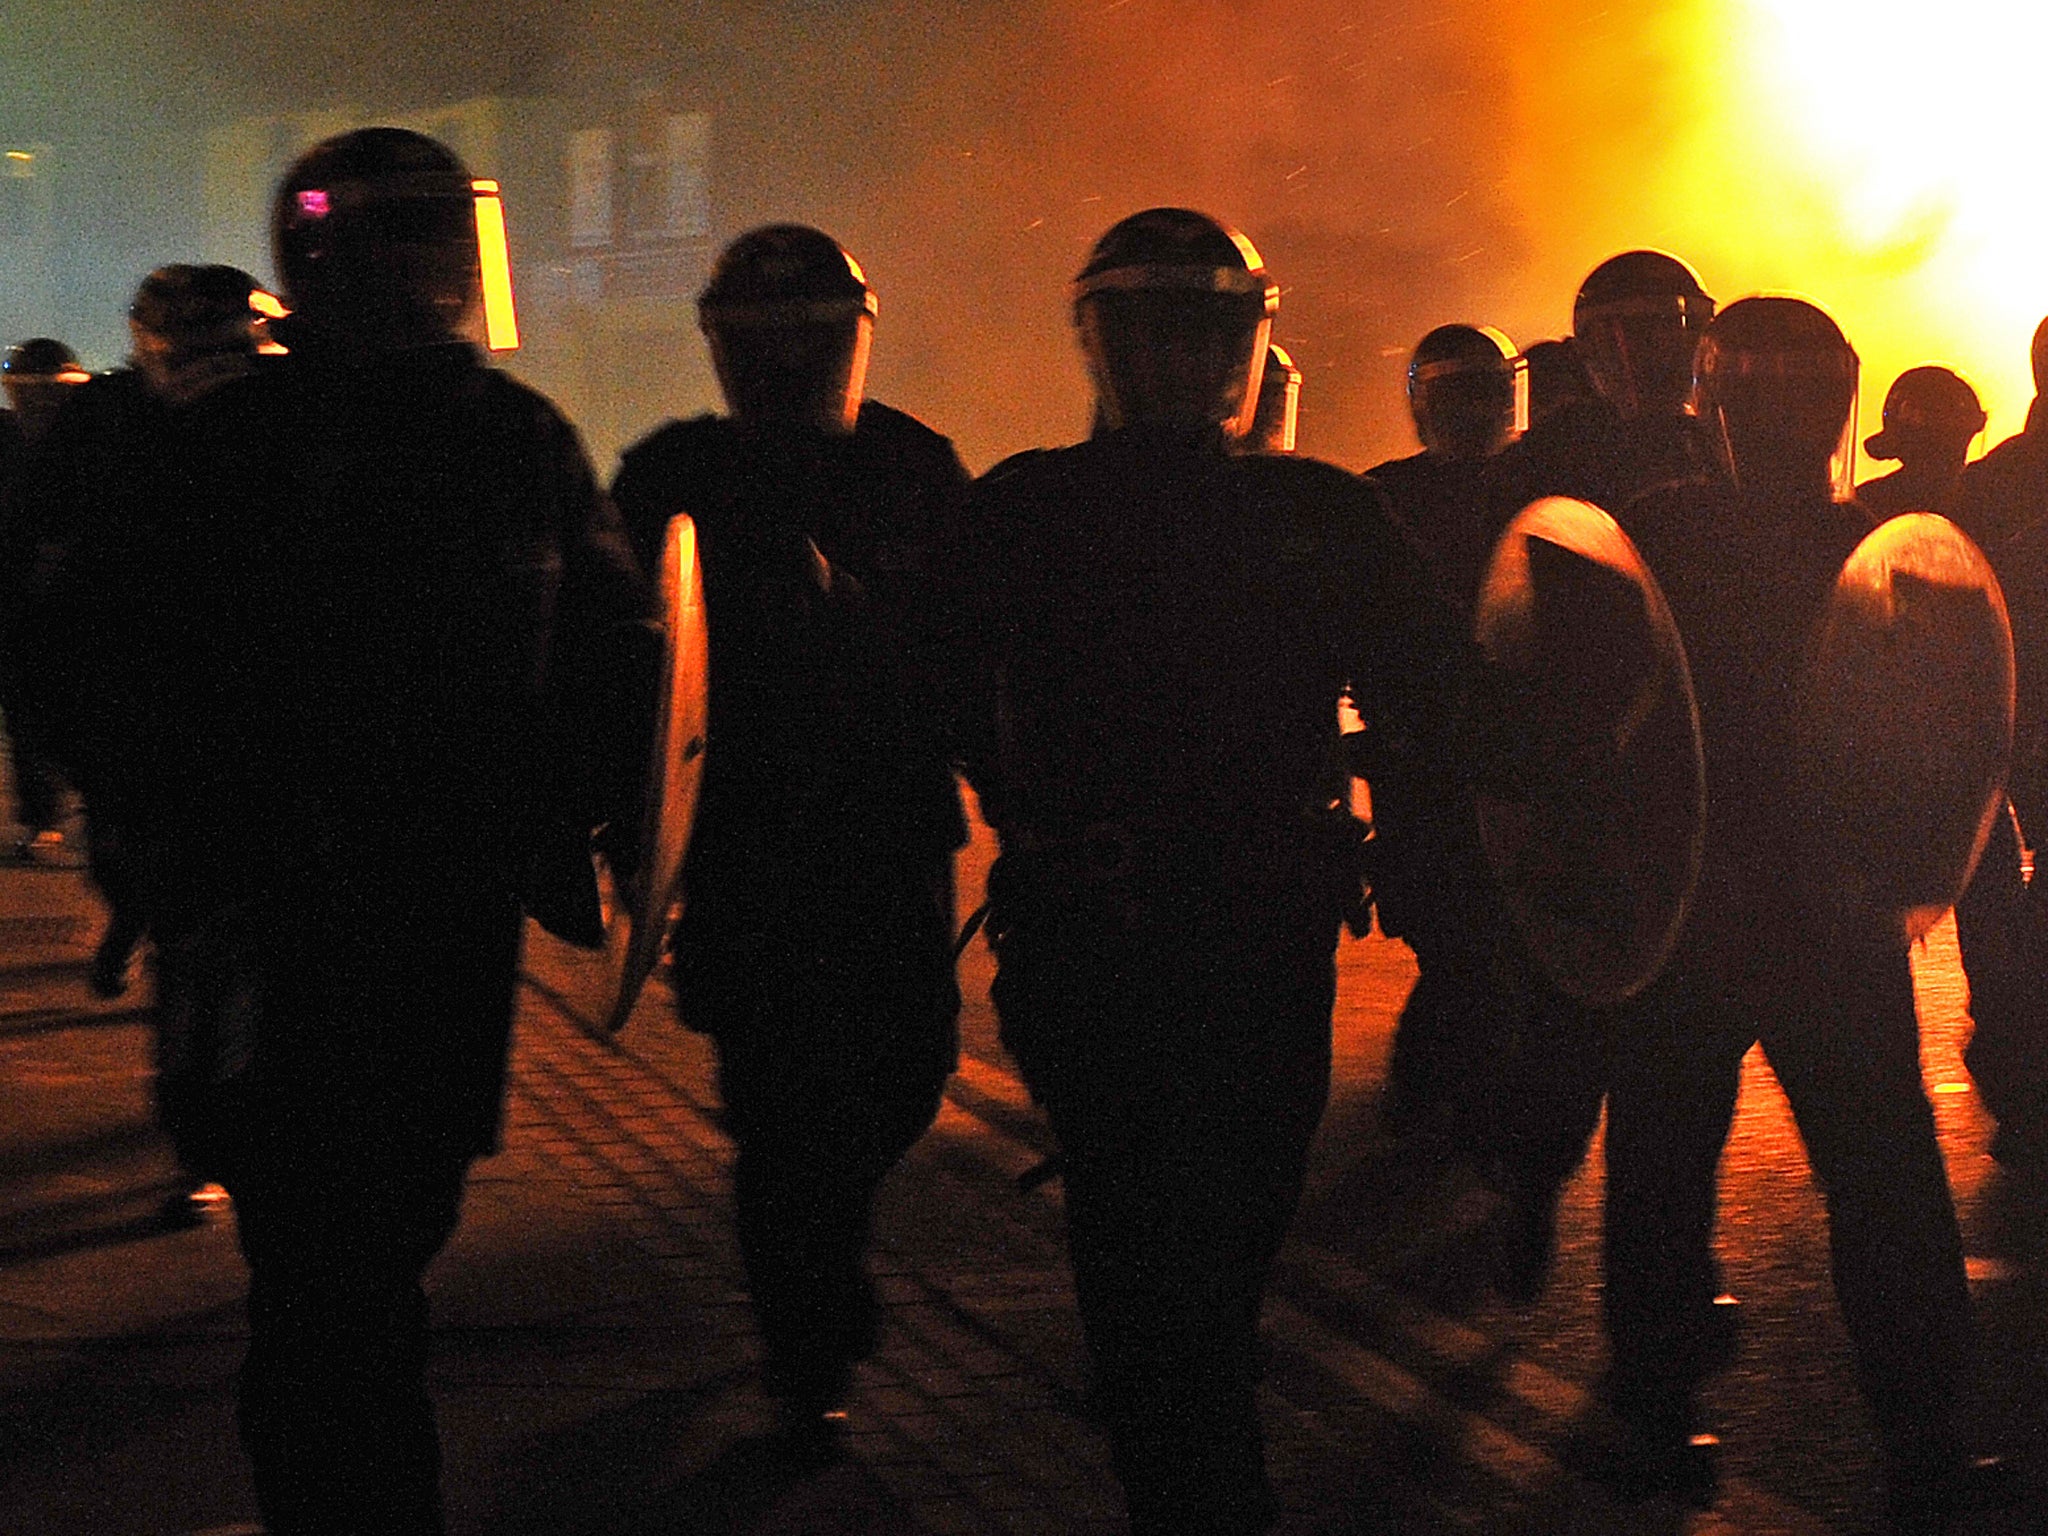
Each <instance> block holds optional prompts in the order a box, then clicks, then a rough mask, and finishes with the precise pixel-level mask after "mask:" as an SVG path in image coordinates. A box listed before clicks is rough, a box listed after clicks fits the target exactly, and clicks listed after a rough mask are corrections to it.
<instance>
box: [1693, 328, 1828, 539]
mask: <svg viewBox="0 0 2048 1536" xmlns="http://www.w3.org/2000/svg"><path fill="white" fill-rule="evenodd" d="M1859 372H1860V367H1859V364H1858V362H1857V358H1856V354H1855V353H1854V352H1853V351H1848V350H1837V349H1832V348H1831V349H1827V350H1817V349H1812V348H1795V349H1787V350H1784V351H1739V352H1738V351H1734V350H1732V349H1728V348H1722V347H1716V346H1714V345H1713V344H1712V343H1711V342H1709V343H1708V344H1707V345H1705V346H1703V347H1702V348H1701V349H1700V381H1699V388H1698V393H1697V396H1696V399H1695V406H1694V409H1695V410H1696V411H1697V412H1698V414H1699V415H1700V416H1701V417H1702V418H1703V419H1704V420H1705V421H1706V422H1707V423H1708V426H1709V428H1710V429H1711V432H1712V437H1713V442H1714V446H1715V449H1716V451H1717V452H1718V454H1719V455H1720V457H1721V460H1722V465H1723V467H1724V468H1725V469H1726V470H1727V471H1728V473H1729V476H1730V477H1731V478H1732V479H1733V480H1734V482H1735V485H1736V487H1737V488H1738V489H1744V488H1749V487H1752V486H1757V485H1770V484H1785V483H1795V484H1796V483H1797V482H1798V481H1800V480H1801V479H1804V478H1806V477H1807V476H1808V475H1809V474H1810V473H1811V471H1812V470H1813V469H1816V468H1818V467H1819V465H1820V463H1821V461H1822V457H1823V455H1825V458H1826V463H1827V478H1828V484H1829V490H1830V493H1831V494H1832V495H1833V497H1834V499H1835V500H1836V501H1848V500H1850V499H1851V498H1852V497H1853V496H1854V495H1855V493H1856V447H1857V441H1858V439H1857V402H1856V394H1857V379H1858V376H1859Z"/></svg>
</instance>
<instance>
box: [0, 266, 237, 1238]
mask: <svg viewBox="0 0 2048 1536" xmlns="http://www.w3.org/2000/svg"><path fill="white" fill-rule="evenodd" d="M254 288H255V282H254V280H253V279H252V278H251V277H250V276H249V274H248V273H246V272H243V271H240V270H239V269H237V268H234V267H226V266H204V267H202V266H189V265H184V264H174V265H171V266H165V267H159V268H157V269H156V270H155V271H154V272H151V273H150V274H149V276H148V277H146V278H144V279H143V281H142V283H141V285H140V287H138V288H137V290H136V293H135V298H134V300H133V302H132V303H131V304H130V305H129V311H128V329H129V335H130V338H131V341H132V343H133V346H132V351H131V354H130V364H129V366H127V367H125V368H117V369H114V370H113V371H112V372H109V373H104V374H100V375H98V376H96V377H94V378H92V379H90V380H88V381H87V382H86V383H84V384H82V385H80V386H79V387H78V388H77V389H76V390H75V391H74V392H72V394H71V395H70V397H69V401H68V403H67V406H66V408H65V409H64V410H63V411H62V412H61V413H59V415H58V416H57V418H56V419H55V421H54V422H53V424H52V426H51V429H50V431H49V432H48V433H47V434H46V435H45V436H44V438H43V441H42V446H41V450H40V451H39V453H38V454H37V456H36V460H35V462H34V464H33V466H32V469H31V471H30V473H31V475H32V477H33V479H34V481H35V485H34V487H33V489H32V490H31V491H30V492H29V493H28V494H29V496H30V497H31V499H32V500H33V501H34V502H35V504H36V505H37V506H39V507H43V508H48V509H50V511H51V512H52V513H53V514H54V515H55V517H56V518H57V519H58V521H56V522H55V523H52V524H49V525H47V526H38V527H31V526H29V525H28V523H27V520H26V519H25V518H22V517H15V518H11V519H9V521H8V523H7V526H6V529H5V532H4V538H5V540H6V544H7V546H8V550H9V560H10V562H11V563H13V564H15V565H17V566H20V567H25V568H26V569H27V570H28V571H29V574H28V576H27V578H26V580H27V600H28V601H29V602H30V603H31V604H33V605H34V606H35V607H36V610H37V616H38V617H37V625H36V627H35V629H34V630H33V631H30V630H25V629H19V628H17V629H16V630H15V631H14V632H11V633H10V634H9V635H8V636H7V646H8V652H9V654H11V655H13V656H16V657H30V656H33V657H34V661H33V663H32V667H31V669H32V670H33V671H34V672H35V673H36V674H37V675H38V677H39V678H40V679H42V681H43V687H42V690H41V691H42V695H43V696H42V697H40V698H35V699H24V700H23V701H22V703H23V707H24V709H25V710H26V711H27V713H28V714H30V715H31V716H32V717H33V718H34V719H35V721H36V728H37V732H38V735H39V736H40V737H41V739H42V740H44V741H45V742H47V744H48V746H49V749H50V753H51V755H52V757H53V758H55V759H56V760H57V761H58V763H59V764H60V766H62V767H63V769H64V770H65V772H66V773H67V774H68V775H69V776H70V777H71V779H72V781H73V782H74V783H75V784H76V786H77V788H78V791H79V794H80V796H81V798H82V799H83V800H84V802H85V811H86V847H87V853H88V860H89V867H90V870H91V873H92V878H93V882H94V884H95V885H97V886H98V887H99V889H100V894H101V895H102V896H103V897H104V898H105V899H106V902H107V905H108V907H109V917H108V922H107V927H106V930H105V932H104V933H103V934H102V936H101V939H100V943H99V946H98V948H97V949H96V951H95V952H94V955H93V961H92V965H91V967H90V969H89V971H88V973H87V978H88V982H89V984H90V985H91V987H92V989H93V991H94V992H96V993H98V994H99V995H101V996H103V997H113V996H118V995H119V994H120V993H121V992H122V991H124V990H125V989H126V986H127V972H128V966H129V959H130V956H131V954H132V953H133V951H134V949H135V946H136V945H137V943H139V942H140V940H141V937H142V933H143V930H144V927H145V925H146V918H145V915H144V912H143V891H142V889H141V886H140V871H139V870H138V868H137V867H136V855H137V853H138V852H139V849H140V846H141V844H140V842H139V841H138V840H137V832H136V829H135V828H134V827H133V826H132V825H131V818H130V815H129V812H128V808H126V807H124V806H123V805H122V804H121V801H120V797H119V791H118V789H117V788H116V787H114V786H112V785H107V784H97V783H95V782H94V781H93V779H92V776H91V772H90V769H89V768H85V769H82V768H81V767H80V766H79V764H80V761H81V760H84V761H87V762H90V761H92V760H96V759H98V758H100V757H102V756H103V755H104V753H103V749H104V748H105V747H106V746H107V744H106V743H104V742H95V741H93V740H90V739H87V740H85V741H81V740H80V739H79V737H80V734H81V732H82V733H84V734H85V735H86V736H87V737H88V738H90V735H91V733H92V731H93V730H94V729H95V728H104V727H106V726H108V725H109V724H113V725H114V727H115V728H116V729H118V728H119V725H118V722H119V721H120V719H121V717H122V715H123V713H124V711H123V709H121V708H120V707H117V706H113V705H111V703H110V701H109V700H107V699H105V698H101V697H93V696H92V691H93V689H94V688H95V686H96V684H97V682H98V681H99V680H97V679H93V678H89V677H86V676H83V675H80V674H78V673H77V672H76V671H75V667H76V664H77V663H78V662H79V661H81V660H82V659H84V658H87V657H89V656H90V655H91V654H92V653H93V638H92V636H91V635H89V634H86V633H83V632H81V630H80V628H79V626H80V624H81V622H82V621H83V620H84V618H85V615H83V614H78V613H67V612H60V611H58V610H56V609H55V608H53V607H52V606H51V605H50V604H49V603H47V602H42V601H40V600H39V597H40V588H41V587H42V586H43V585H44V584H45V582H46V581H47V579H48V576H49V574H50V572H51V571H53V570H54V569H56V568H58V567H60V566H61V565H62V564H63V563H64V561H65V559H66V556H67V552H68V549H69V546H70V545H71V543H72V542H73V541H74V540H76V539H77V538H78V537H80V535H81V533H82V531H83V529H84V528H85V527H86V525H88V524H92V523H99V524H102V525H117V524H118V523H119V522H120V521H121V520H123V519H131V520H132V519H135V518H138V517H140V516H141V515H142V514H143V512H144V511H145V509H146V502H147V490H146V488H147V486H148V485H149V483H150V481H151V480H152V479H153V478H154V477H155V476H156V474H158V473H159V471H160V467H161V464H162V462H163V458H164V455H166V454H167V453H169V452H170V451H171V449H172V446H173V429H172V426H171V418H172V414H173V410H174V408H175V407H176V406H178V405H180V404H186V403H190V402H191V401H193V400H196V399H198V398H199V397H200V396H201V395H203V394H205V393H206V392H207V391H208V390H210V389H212V388H215V387H217V386H218V385H220V384H223V383H226V382H228V381H230V380H233V379H238V378H241V377H243V376H245V375H246V374H247V373H248V372H249V371H250V369H251V368H252V367H253V365H254V360H255V357H256V348H257V337H256V319H257V317H256V314H255V312H254V311H253V310H252V309H251V308H250V305H249V296H250V294H251V292H252V291H253V290H254ZM141 536H142V535H141V534H140V533H139V531H137V530H134V529H132V528H131V529H130V530H129V532H127V533H122V534H112V535H110V534H109V533H108V532H107V531H106V530H105V529H104V528H103V529H102V532H101V533H100V534H99V535H98V537H99V538H100V539H101V541H102V542H105V541H106V540H107V539H108V538H109V537H111V538H112V539H113V540H114V541H115V542H123V541H127V540H129V539H133V538H140V537H141ZM180 1208H181V1207H179V1206H177V1205H174V1206H173V1207H172V1209H174V1210H176V1209H180Z"/></svg>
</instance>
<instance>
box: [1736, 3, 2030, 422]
mask: <svg viewBox="0 0 2048 1536" xmlns="http://www.w3.org/2000/svg"><path fill="white" fill-rule="evenodd" d="M1738 6H1739V9H1740V11H1741V12H1742V13H1743V22H1744V25H1742V26H1741V27H1740V28H1739V30H1738V35H1745V36H1746V43H1745V51H1746V53H1747V57H1748V60H1749V64H1750V72H1749V73H1750V78H1749V81H1748V89H1747V92H1746V94H1747V95H1748V97H1749V102H1748V115H1749V117H1750V119H1751V121H1753V122H1754V123H1756V125H1757V140H1758V142H1757V143H1756V144H1755V145H1753V146H1752V150H1753V152H1754V151H1756V150H1762V149H1763V148H1764V147H1765V146H1766V145H1768V144H1772V143H1775V145H1776V147H1777V155H1778V157H1780V158H1784V159H1789V160H1790V161H1792V162H1793V163H1794V164H1795V165H1797V166H1798V167H1799V169H1800V172H1801V173H1802V174H1801V176H1800V178H1799V179H1800V181H1802V182H1803V183H1804V187H1803V188H1802V190H1803V191H1805V192H1807V193H1808V194H1809V195H1811V196H1814V197H1815V198H1816V199H1817V200H1818V201H1819V202H1820V204H1821V205H1822V206H1823V207H1824V208H1825V210H1826V211H1827V213H1828V214H1831V215H1832V218H1833V220H1834V222H1835V225H1836V231H1835V232H1836V234H1837V236H1838V238H1839V239H1840V241H1841V242H1842V244H1843V246H1844V247H1845V251H1846V254H1847V255H1848V256H1849V257H1850V258H1851V259H1850V261H1849V263H1848V264H1847V265H1848V266H1849V267H1850V268H1851V269H1852V270H1849V271H1844V272H1840V273H1839V274H1837V273H1830V272H1825V271H1823V272H1820V273H1817V274H1816V275H1815V276H1814V277H1813V278H1812V279H1810V280H1809V282H1808V284H1807V285H1806V286H1808V287H1810V288H1811V289H1812V290H1814V291H1815V292H1816V293H1817V294H1818V295H1819V296H1820V297H1822V298H1823V299H1825V298H1826V297H1827V294H1826V293H1825V291H1824V289H1825V286H1826V285H1827V284H1828V283H1829V282H1830V281H1831V280H1833V281H1837V282H1839V283H1840V285H1841V287H1842V288H1843V290H1844V297H1843V299H1841V300H1838V301H1837V312H1838V313H1841V311H1842V309H1843V308H1849V309H1851V310H1852V311H1853V312H1852V313H1848V314H1843V315H1842V318H1843V320H1844V323H1845V325H1847V326H1848V327H1849V329H1850V336H1851V339H1852V340H1854V341H1856V342H1857V344H1858V346H1859V348H1860V349H1861V350H1862V351H1863V353H1864V356H1865V360H1866V364H1875V365H1877V366H1876V367H1875V368H1867V369H1866V377H1865V385H1866V389H1867V391H1868V392H1869V395H1870V396H1874V397H1876V398H1880V399H1881V398H1882V391H1883V389H1884V388H1885V386H1886V385H1887V384H1888V383H1889V382H1890V380H1891V378H1892V377H1894V376H1895V375H1896V374H1897V373H1898V372H1899V371H1900V369H1901V368H1903V367H1905V366H1909V365H1911V364H1913V363H1916V362H1920V361H1922V360H1923V359H1926V358H1936V359H1938V360H1941V361H1944V362H1948V363H1951V364H1960V365H1961V366H1962V368H1963V371H1964V372H1965V373H1966V374H1968V375H1970V376H1971V377H1972V378H1974V380H1975V381H1976V382H1977V384H1978V387H1979V389H1980V391H1982V392H1983V393H1984V395H1985V396H1986V399H1985V404H1986V405H1987V406H1988V407H1989V408H1990V410H1991V412H1992V415H1993V419H1994V432H1993V434H1992V436H1993V437H1996V436H1999V435H2002V434H2003V432H2005V431H2009V430H2012V429H2015V428H2017V427H2018V425H2019V422H2020V418H2021V417H2022V415H2023V414H2024V412H2025V410H2026V406H2027V401H2028V398H2029V397H2030V396H2031V394H2032V380H2031V378H2030V376H2029V372H2028V368H2027V342H2028V339H2029V338H2030V337H2031V336H2032V334H2033V330H2034V327H2035V325H2036V324H2037V323H2038V322H2039V321H2040V319H2041V317H2042V316H2043V315H2044V314H2048V196H2043V194H2042V190H2041V186H2040V178H2039V170H2038V167H2039V148H2038V145H2039V139H2040V122H2039V118H2040V113H2039V105H2038V103H2039V83H2038V76H2039V71H2040V61H2041V60H2042V58H2043V57H2048V7H2044V6H2041V5H2038V4H2033V3H2021V0H1943V3H1941V4H1937V5H1929V4H1927V3H1926V0H1738ZM1788 152H1789V153H1788ZM1873 372H1874V373H1876V374H1877V376H1876V377H1872V376H1871V374H1872V373H1873ZM1867 410H1868V401H1867V403H1866V411H1867Z"/></svg>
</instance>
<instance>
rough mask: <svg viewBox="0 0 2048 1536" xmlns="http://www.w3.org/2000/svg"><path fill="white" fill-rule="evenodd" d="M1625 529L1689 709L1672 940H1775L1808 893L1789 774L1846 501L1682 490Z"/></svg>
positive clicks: (1849, 522)
mask: <svg viewBox="0 0 2048 1536" xmlns="http://www.w3.org/2000/svg"><path fill="white" fill-rule="evenodd" d="M1627 518H1628V526H1629V529H1630V532H1631V533H1632V534H1633V535H1634V537H1635V539H1636V542H1637V544H1638V546H1639V548H1640V549H1641V551H1642V554H1643V558H1644V560H1645V561H1646V562H1647V563H1648V565H1649V567H1650V570H1651V572H1652V573H1653V574H1654V575H1655V576H1656V578H1657V581H1658V583H1659V585H1660V586H1661V587H1662V589H1663V591H1664V595H1665V598H1666V600H1667V601H1668V602H1669V603H1670V605H1671V613H1672V617H1673V619H1674V620H1675V622H1676V623H1677V625H1678V631H1679V634H1680V636H1681V637H1682V639H1683V640H1684V643H1685V649H1686V657H1687V660H1688V662H1689V663H1690V665H1691V669H1692V680H1693V689H1694V692H1695V695H1696V697H1697V700H1698V704H1699V718H1700V732H1701V736H1702V738H1703V740H1704V745H1705V755H1706V776H1707V827H1706V847H1705V862H1704V865H1703V868H1702V872H1701V883H1700V887H1699V890H1698V893H1697V895H1696V897H1695V900H1694V903H1693V915H1692V918H1691V920H1690V922H1689V927H1688V933H1687V936H1686V942H1688V943H1689V944H1694V945H1721V946H1724V947H1726V948H1727V949H1728V951H1729V952H1731V953H1733V952H1737V951H1740V950H1741V949H1742V948H1743V947H1744V946H1747V945H1750V944H1754V943H1757V942H1758V941H1770V940H1774V939H1776V940H1782V939H1784V938H1785V937H1786V936H1787V932H1786V925H1785V921H1784V920H1785V919H1786V918H1787V917H1789V916H1794V915H1797V914H1799V913H1801V912H1802V911H1804V910H1805V907H1804V902H1803V898H1802V896H1801V892H1803V891H1810V890H1811V889H1812V886H1811V883H1810V882H1811V880H1812V879H1813V877H1814V876H1815V875H1816V874H1822V875H1824V874H1825V873H1826V871H1824V870H1817V869H1816V868H1815V867H1814V865H1813V861H1812V858H1811V854H1812V851H1813V846H1814V845H1813V843H1812V840H1811V838H1812V833H1813V830H1814V824H1813V821H1812V818H1811V806H1812V802H1811V800H1810V799H1809V798H1808V797H1807V794H1806V792H1805V787H1803V786H1802V785H1801V784H1800V782H1799V775H1798V772H1797V768H1796V765H1797V762H1798V758H1797V756H1796V751H1797V746H1796V743H1797V735H1798V730H1799V725H1800V711H1801V708H1802V703H1801V692H1800V690H1801V682H1802V677H1803V673H1804V669H1805V666H1806V663H1807V660H1808V657H1809V656H1810V654H1811V647H1812V642H1813V639H1814V636H1815V634H1816V631H1817V628H1818V625H1819V622H1820V619H1821V616H1822V613H1823V612H1824V610H1825V607H1826V604H1827V601H1828V597H1829V594H1830V593H1831V592H1832V591H1833V588H1834V582H1835V578H1836V576H1837V574H1838V573H1839V572H1840V571H1841V568H1842V565H1843V562H1844V561H1846V560H1847V559H1848V558H1849V556H1850V554H1851V553H1852V552H1853V551H1854V550H1855V548H1856V546H1857V544H1858V543H1860V542H1861V541H1862V539H1863V536H1864V535H1865V534H1866V533H1867V532H1868V531H1869V528H1870V520H1869V517H1868V515H1867V514H1866V513H1865V512H1864V511H1863V509H1862V508H1861V507H1859V506H1858V505H1857V504H1856V503H1854V502H1836V501H1833V500H1831V499H1829V497H1828V495H1827V493H1826V490H1825V487H1822V488H1819V489H1817V490H1816V491H1815V492H1814V493H1812V494H1811V495H1809V496H1806V497H1784V498H1776V497H1769V496H1764V495H1760V494H1754V493H1749V494H1745V493H1742V492H1738V491H1736V490H1734V489H1732V488H1730V487H1725V486H1688V487H1678V488H1672V489H1668V490H1665V491H1662V492H1658V493H1655V494H1652V495H1651V496H1648V497H1645V498H1643V499H1642V500H1641V501H1638V502H1637V503H1635V504H1634V505H1633V506H1631V507H1630V508H1629V509H1628V511H1627Z"/></svg>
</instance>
